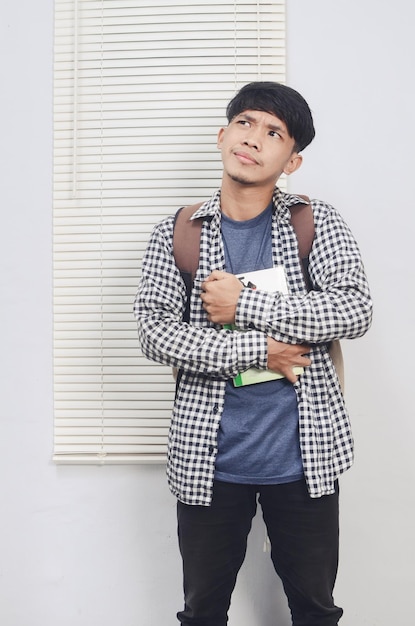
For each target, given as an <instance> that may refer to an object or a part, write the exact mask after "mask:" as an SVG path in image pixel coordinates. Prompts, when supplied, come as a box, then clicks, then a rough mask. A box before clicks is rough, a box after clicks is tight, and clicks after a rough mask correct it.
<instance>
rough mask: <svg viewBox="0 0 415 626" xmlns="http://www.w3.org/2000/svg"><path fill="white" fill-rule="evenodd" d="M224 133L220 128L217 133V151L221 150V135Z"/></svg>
mask: <svg viewBox="0 0 415 626" xmlns="http://www.w3.org/2000/svg"><path fill="white" fill-rule="evenodd" d="M224 133H225V129H224V128H221V129H220V130H219V132H218V141H217V144H216V146H217V147H218V148H219V149H220V148H221V146H222V141H223V135H224Z"/></svg>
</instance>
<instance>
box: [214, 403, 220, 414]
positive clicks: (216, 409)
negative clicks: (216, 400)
mask: <svg viewBox="0 0 415 626" xmlns="http://www.w3.org/2000/svg"><path fill="white" fill-rule="evenodd" d="M218 411H219V406H218V405H217V404H214V405H213V412H214V413H217V412H218Z"/></svg>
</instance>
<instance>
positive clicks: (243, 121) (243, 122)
mask: <svg viewBox="0 0 415 626" xmlns="http://www.w3.org/2000/svg"><path fill="white" fill-rule="evenodd" d="M238 124H240V125H241V126H249V122H248V120H238Z"/></svg>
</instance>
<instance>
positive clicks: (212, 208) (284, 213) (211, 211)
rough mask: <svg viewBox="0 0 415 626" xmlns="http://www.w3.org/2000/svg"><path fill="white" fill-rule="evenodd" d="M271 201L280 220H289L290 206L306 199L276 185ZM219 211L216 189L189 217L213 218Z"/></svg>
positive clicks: (303, 202) (192, 218)
mask: <svg viewBox="0 0 415 626" xmlns="http://www.w3.org/2000/svg"><path fill="white" fill-rule="evenodd" d="M272 201H273V204H274V212H275V213H276V214H277V215H278V217H279V219H280V221H281V222H285V221H286V222H289V221H290V219H291V213H290V207H292V206H293V205H294V204H306V201H305V200H304V198H302V197H301V196H298V195H296V194H289V193H284V192H283V191H281V189H279V188H278V187H275V190H274V195H273V198H272ZM220 212H221V210H220V190H219V189H218V190H217V191H215V193H214V194H213V196H212V197H211V198H210V199H209V200H206V202H204V203H203V204H202V206H200V207H199V208H198V209H197V211H195V212H194V213H193V215H192V217H191V218H190V219H191V220H194V219H197V218H199V217H202V218H209V217H210V218H213V217H214V216H215V215H217V216H219V215H220Z"/></svg>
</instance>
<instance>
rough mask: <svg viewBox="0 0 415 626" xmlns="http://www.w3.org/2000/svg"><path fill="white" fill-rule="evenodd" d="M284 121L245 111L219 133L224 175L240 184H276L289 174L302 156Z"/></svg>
mask: <svg viewBox="0 0 415 626" xmlns="http://www.w3.org/2000/svg"><path fill="white" fill-rule="evenodd" d="M294 145H295V141H294V139H293V138H292V137H290V135H289V134H288V130H287V127H286V125H285V123H284V122H283V121H281V120H280V119H278V117H276V116H275V115H272V114H271V113H265V112H264V111H251V110H249V111H244V112H243V113H240V114H239V115H237V116H236V117H234V118H233V120H231V122H230V123H229V125H228V126H227V127H226V128H221V130H220V131H219V135H218V148H219V149H220V150H221V152H222V161H223V167H224V174H225V175H227V176H229V177H230V178H231V179H232V180H233V181H235V182H237V183H240V184H242V185H271V184H272V185H275V183H276V181H277V180H278V178H279V177H280V176H281V174H282V173H283V172H284V173H285V174H292V172H294V171H295V170H296V169H298V167H299V166H300V165H301V161H302V157H301V156H300V155H299V154H297V152H293V150H294Z"/></svg>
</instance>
